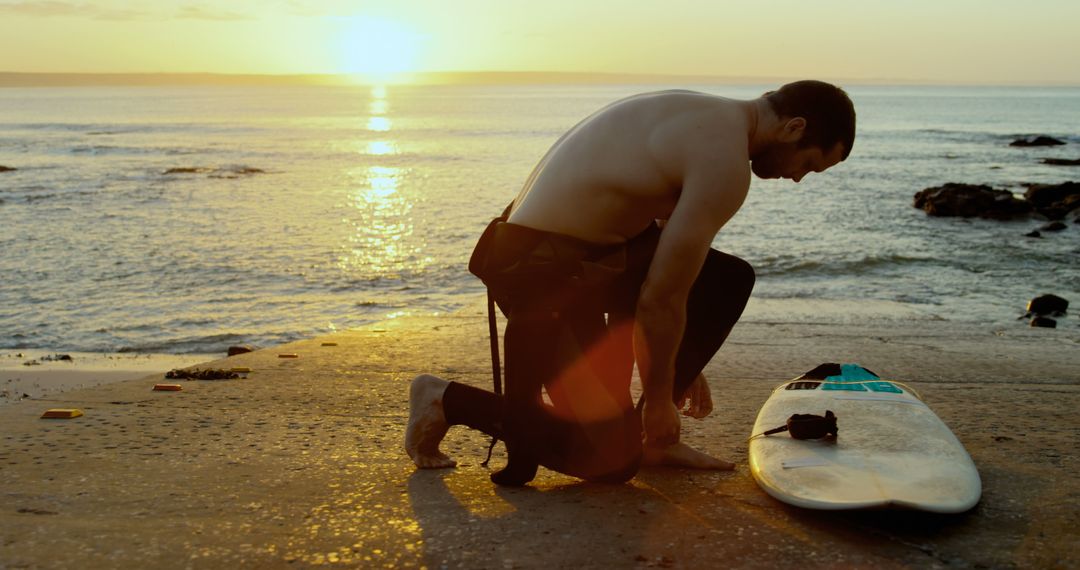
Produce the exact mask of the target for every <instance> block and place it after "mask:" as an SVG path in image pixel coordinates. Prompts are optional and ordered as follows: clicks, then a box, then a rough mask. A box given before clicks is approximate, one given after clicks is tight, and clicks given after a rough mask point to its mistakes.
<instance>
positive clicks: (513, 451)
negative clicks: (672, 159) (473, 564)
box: [443, 218, 754, 485]
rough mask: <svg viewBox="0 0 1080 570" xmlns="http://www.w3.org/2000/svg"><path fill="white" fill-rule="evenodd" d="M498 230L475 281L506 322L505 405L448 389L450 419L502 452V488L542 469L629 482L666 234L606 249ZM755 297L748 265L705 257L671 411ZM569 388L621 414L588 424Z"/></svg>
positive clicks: (476, 266) (498, 226)
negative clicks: (651, 276) (650, 308)
mask: <svg viewBox="0 0 1080 570" xmlns="http://www.w3.org/2000/svg"><path fill="white" fill-rule="evenodd" d="M502 220H503V219H502V218H500V219H496V220H494V221H493V222H492V223H491V224H490V225H489V226H488V228H487V230H485V232H484V235H483V236H482V237H481V239H480V242H479V243H478V244H477V247H476V251H474V253H473V258H472V261H471V262H470V270H472V271H473V273H475V274H477V275H478V276H479V277H480V278H481V279H483V280H484V282H485V284H487V286H488V288H489V291H490V293H491V294H492V296H493V297H494V299H495V301H496V303H498V306H499V308H500V309H501V310H502V312H503V314H504V315H506V318H507V325H506V331H505V334H504V346H505V355H506V357H505V358H506V367H505V371H506V374H505V375H506V390H505V392H506V393H505V396H499V395H497V394H495V393H493V392H487V391H484V390H480V389H477V388H473V387H471V386H467V385H464V384H458V383H456V382H452V383H451V384H450V386H449V387H448V388H447V389H446V393H445V395H444V398H443V407H444V410H445V413H446V419H447V421H448V422H449V423H450V424H451V425H456V424H461V425H467V426H469V427H472V428H474V429H478V430H480V431H483V432H484V433H486V434H488V435H491V436H494V437H497V438H499V439H502V440H503V441H505V442H506V446H507V454H508V459H509V460H508V463H507V466H506V467H505V468H504V469H503V470H501V471H499V472H497V473H495V474H493V475H492V480H493V481H495V482H496V483H499V484H503V485H523V484H525V483H527V482H529V481H530V480H532V478H533V477H534V476H535V473H536V468H537V465H543V466H545V467H547V468H549V469H553V470H555V471H559V472H562V473H566V474H569V475H573V476H576V477H581V478H582V479H586V480H590V481H609V482H622V481H626V480H629V479H630V478H631V477H633V476H634V474H635V473H636V472H637V470H638V467H639V466H640V463H641V457H642V441H641V439H642V427H641V415H640V412H639V411H638V410H636V409H635V407H634V403H633V400H632V398H631V396H630V380H631V375H632V372H633V365H634V352H633V317H634V310H635V307H636V305H637V298H638V294H639V292H640V290H641V286H642V283H643V282H644V280H645V276H646V274H647V272H648V269H649V264H650V263H651V261H652V257H653V254H654V253H655V250H656V244H657V241H658V240H659V236H660V229H659V228H658V227H656V226H655V225H654V226H651V227H650V228H649V229H647V230H646V231H644V232H642V233H641V234H639V235H638V236H636V237H634V238H633V239H631V240H630V241H628V242H626V243H622V244H615V245H601V244H595V243H590V242H587V241H583V240H580V239H577V238H573V237H569V236H565V235H560V234H554V233H550V232H544V231H539V230H535V229H532V228H528V227H525V226H520V225H516V224H512V223H508V222H505V221H502ZM753 285H754V271H753V268H751V267H750V265H749V264H748V263H746V262H745V261H743V260H741V259H739V258H737V257H733V256H731V255H727V254H724V253H721V252H719V251H716V250H710V251H709V253H708V256H707V258H706V260H705V263H704V265H703V267H702V269H701V272H700V273H699V275H698V277H697V280H696V281H695V282H694V285H693V287H692V289H691V291H690V296H689V300H688V303H687V318H686V330H685V332H684V334H683V340H682V344H681V345H680V348H679V352H678V354H677V356H676V361H675V379H674V391H673V394H672V398H673V399H674V400H678V399H679V398H680V397H681V396H682V394H683V393H684V392H685V391H686V389H687V388H688V387H689V386H690V384H691V383H692V382H693V381H694V379H695V378H696V377H697V375H698V374H699V373H700V372H701V371H702V369H703V368H704V367H705V365H706V364H707V363H708V362H709V360H710V359H712V357H713V355H714V354H715V353H716V351H717V350H718V349H719V348H720V345H721V344H723V342H724V339H726V338H727V335H728V333H729V332H730V331H731V328H732V327H733V326H734V324H735V322H736V321H737V320H738V319H739V316H740V315H741V314H742V310H743V308H744V307H745V306H746V301H747V299H748V298H749V296H750V291H751V289H752V288H753ZM565 382H592V383H595V384H596V387H598V388H600V389H601V390H602V392H597V391H594V393H599V394H604V395H605V400H607V402H611V401H614V402H616V403H617V408H618V410H619V411H618V413H615V414H610V417H603V418H591V419H588V420H585V419H582V418H581V417H580V415H579V414H576V413H575V412H574V409H573V406H572V405H571V402H569V400H568V398H567V397H566V395H565V394H564V393H563V389H562V388H561V387H562V386H564V384H563V383H565ZM541 389H544V390H546V391H547V393H548V397H549V398H550V399H551V401H552V404H551V405H548V404H545V403H544V401H543V399H542V396H541ZM606 407H608V408H610V406H606ZM579 409H580V406H579Z"/></svg>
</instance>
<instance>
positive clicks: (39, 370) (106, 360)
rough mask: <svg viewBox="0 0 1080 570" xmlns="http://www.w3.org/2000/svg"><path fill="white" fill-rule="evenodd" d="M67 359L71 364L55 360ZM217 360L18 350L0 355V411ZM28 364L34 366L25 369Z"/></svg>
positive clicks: (207, 356) (201, 356)
mask: <svg viewBox="0 0 1080 570" xmlns="http://www.w3.org/2000/svg"><path fill="white" fill-rule="evenodd" d="M60 356H67V357H69V358H70V359H71V360H67V359H63V360H61V359H58V357H60ZM217 358H220V356H218V355H214V354H162V353H126V352H125V353H88V352H56V351H48V350H42V349H20V350H12V351H3V352H0V407H3V406H5V405H9V404H12V403H14V402H18V401H20V400H24V399H41V398H44V397H47V396H48V397H52V396H56V395H58V394H62V393H64V392H68V391H71V390H77V389H80V388H94V387H96V386H101V385H104V384H112V383H116V382H123V381H125V380H133V379H136V378H144V377H146V376H149V375H151V374H156V373H160V374H164V373H165V372H168V371H169V370H172V369H174V368H185V367H188V366H193V365H196V364H200V363H202V362H206V361H208V360H216V359H217ZM28 362H35V363H36V364H32V365H27V364H26V363H28Z"/></svg>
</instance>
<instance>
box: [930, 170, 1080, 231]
mask: <svg viewBox="0 0 1080 570" xmlns="http://www.w3.org/2000/svg"><path fill="white" fill-rule="evenodd" d="M913 205H914V206H915V207H916V208H919V209H921V210H923V211H925V212H926V213H927V214H929V215H931V216H957V217H962V218H988V219H992V220H1008V219H1011V218H1015V217H1017V216H1022V215H1024V214H1027V213H1029V212H1032V211H1034V212H1036V213H1038V214H1039V215H1041V216H1045V217H1046V218H1047V219H1049V220H1051V221H1056V220H1063V219H1065V218H1066V217H1070V214H1075V213H1080V182H1064V183H1062V184H1029V185H1028V186H1027V191H1025V192H1024V199H1022V200H1021V199H1019V198H1017V197H1016V196H1013V193H1012V192H1009V191H1008V190H995V189H993V188H991V187H989V186H986V185H981V184H957V183H954V182H950V183H948V184H945V185H943V186H935V187H933V188H927V189H925V190H922V191H920V192H918V193H916V194H915V200H914V204H913ZM1040 229H1044V230H1046V231H1056V230H1057V229H1064V228H1063V227H1055V229H1049V228H1040ZM1031 237H1037V236H1031Z"/></svg>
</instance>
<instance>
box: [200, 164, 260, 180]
mask: <svg viewBox="0 0 1080 570" xmlns="http://www.w3.org/2000/svg"><path fill="white" fill-rule="evenodd" d="M253 174H266V171H265V170H263V169H261V168H251V167H249V166H239V167H236V168H226V169H222V170H220V171H219V172H217V173H215V174H211V175H210V178H226V179H236V178H240V177H241V176H251V175H253Z"/></svg>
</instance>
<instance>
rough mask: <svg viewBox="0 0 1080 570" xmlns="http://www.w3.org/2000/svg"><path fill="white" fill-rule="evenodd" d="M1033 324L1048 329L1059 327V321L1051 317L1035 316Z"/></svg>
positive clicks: (1032, 320)
mask: <svg viewBox="0 0 1080 570" xmlns="http://www.w3.org/2000/svg"><path fill="white" fill-rule="evenodd" d="M1031 326H1033V327H1042V328H1047V329H1056V328H1057V321H1055V320H1054V319H1051V318H1050V317H1035V318H1033V319H1031Z"/></svg>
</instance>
